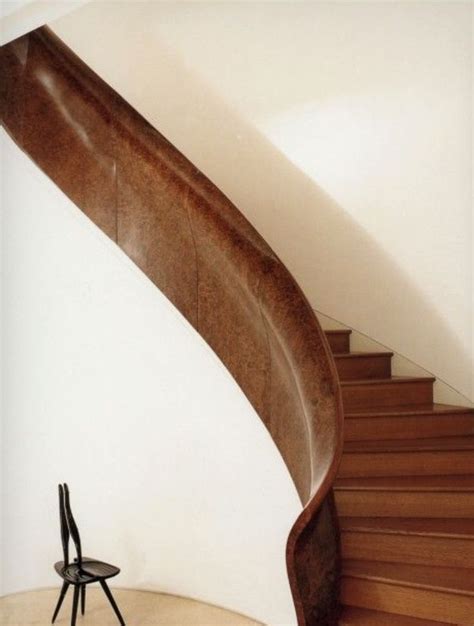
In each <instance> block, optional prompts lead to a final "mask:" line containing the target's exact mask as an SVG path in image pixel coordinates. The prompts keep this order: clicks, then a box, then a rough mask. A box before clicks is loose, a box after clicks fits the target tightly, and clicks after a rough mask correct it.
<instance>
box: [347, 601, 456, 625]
mask: <svg viewBox="0 0 474 626" xmlns="http://www.w3.org/2000/svg"><path fill="white" fill-rule="evenodd" d="M339 626H450V625H449V624H448V623H447V622H433V621H432V620H426V619H420V618H418V617H408V616H407V615H396V614H395V613H382V612H381V611H371V610H370V609H360V608H358V607H355V606H345V607H343V610H342V614H341V617H340V618H339Z"/></svg>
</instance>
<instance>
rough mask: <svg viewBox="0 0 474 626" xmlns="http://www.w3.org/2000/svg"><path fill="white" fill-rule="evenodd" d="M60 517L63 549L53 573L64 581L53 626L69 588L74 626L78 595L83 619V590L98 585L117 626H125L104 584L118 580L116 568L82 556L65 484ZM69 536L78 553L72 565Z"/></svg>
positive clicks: (84, 594) (61, 497)
mask: <svg viewBox="0 0 474 626" xmlns="http://www.w3.org/2000/svg"><path fill="white" fill-rule="evenodd" d="M59 516H60V522H61V541H62V545H63V555H64V560H63V561H58V562H57V563H55V565H54V569H55V570H56V572H57V573H58V574H59V576H61V578H62V579H63V586H62V589H61V592H60V594H59V599H58V603H57V604H56V608H55V609H54V613H53V619H52V623H53V624H54V621H55V619H56V617H57V615H58V613H59V609H60V608H61V605H62V603H63V600H64V598H65V596H66V593H67V590H68V588H69V585H74V597H73V601H72V616H71V626H75V624H76V618H77V609H78V604H79V595H80V596H81V613H82V615H84V612H85V609H86V586H87V585H89V584H90V583H95V582H98V583H100V585H101V587H102V589H103V590H104V593H105V595H106V596H107V598H108V600H109V602H110V604H111V605H112V608H113V610H114V611H115V614H116V616H117V617H118V620H119V622H120V624H121V625H122V626H125V622H124V621H123V617H122V615H121V614H120V611H119V609H118V606H117V605H116V603H115V600H114V598H113V596H112V593H111V592H110V589H109V587H108V585H107V582H106V580H107V579H108V578H112V576H117V574H118V573H119V572H120V569H119V568H118V567H115V565H109V564H108V563H103V562H102V561H98V560H97V559H91V558H88V557H83V556H82V548H81V538H80V536H79V530H78V528H77V526H76V522H75V521H74V517H73V515H72V511H71V505H70V503H69V489H68V486H67V485H66V483H64V486H63V485H59ZM69 536H71V537H72V540H73V542H74V545H75V547H76V553H77V558H75V559H74V562H73V563H70V562H69Z"/></svg>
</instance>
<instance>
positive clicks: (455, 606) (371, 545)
mask: <svg viewBox="0 0 474 626" xmlns="http://www.w3.org/2000/svg"><path fill="white" fill-rule="evenodd" d="M326 336H327V337H328V340H329V343H330V345H331V348H332V350H333V353H334V358H335V362H336V365H337V368H338V372H339V377H340V380H341V387H342V393H343V402H344V409H345V411H344V412H345V445H344V453H343V457H342V462H341V465H340V468H339V475H338V479H337V481H336V484H335V494H336V505H337V509H338V513H339V516H340V518H339V520H340V529H341V548H342V559H343V561H342V590H341V600H342V603H343V605H344V608H343V613H342V617H341V620H340V625H341V626H349V625H351V626H356V625H357V626H359V625H360V626H372V625H377V626H392V625H393V626H434V625H438V626H439V625H440V624H473V623H474V475H473V474H474V463H473V461H474V453H473V450H474V410H472V409H469V408H466V407H459V406H449V405H443V404H434V403H433V383H434V379H433V378H414V377H407V378H396V377H392V376H391V368H390V360H391V357H392V354H391V353H387V352H375V353H353V352H350V331H346V330H343V331H326Z"/></svg>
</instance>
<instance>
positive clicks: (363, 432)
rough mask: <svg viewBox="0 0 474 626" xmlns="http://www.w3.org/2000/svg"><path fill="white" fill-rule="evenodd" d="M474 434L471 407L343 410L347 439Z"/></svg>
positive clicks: (407, 406)
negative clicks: (345, 411) (347, 411)
mask: <svg viewBox="0 0 474 626" xmlns="http://www.w3.org/2000/svg"><path fill="white" fill-rule="evenodd" d="M471 434H474V409H471V408H468V407H461V406H451V405H448V404H428V405H416V404H414V405H405V406H397V407H371V408H369V409H367V410H365V411H362V410H360V409H359V410H356V411H352V412H349V413H346V414H345V422H344V436H345V439H346V441H369V440H372V439H390V440H393V439H423V438H431V437H453V436H456V435H471Z"/></svg>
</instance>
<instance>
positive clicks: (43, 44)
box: [0, 28, 348, 626]
mask: <svg viewBox="0 0 474 626" xmlns="http://www.w3.org/2000/svg"><path fill="white" fill-rule="evenodd" d="M0 63H1V73H2V78H3V79H4V81H5V82H4V83H3V85H4V87H3V89H2V92H1V97H2V103H1V110H2V117H3V124H4V125H5V127H6V129H7V130H8V132H9V133H10V134H11V135H12V137H13V139H14V140H16V141H17V143H18V145H19V146H20V147H22V148H23V149H24V150H25V151H26V152H27V153H28V154H29V155H30V157H31V158H32V160H33V161H35V162H36V163H37V164H38V165H39V167H40V168H42V169H43V170H44V171H45V172H46V174H48V176H50V178H51V179H52V180H53V181H54V182H55V183H56V184H57V185H58V186H59V187H61V189H62V190H63V191H64V192H65V193H66V194H67V195H68V196H69V197H70V198H71V199H72V200H73V201H74V202H75V203H76V205H77V206H78V207H79V208H81V209H82V210H83V211H84V212H85V213H86V214H87V215H88V216H89V217H90V219H92V220H93V221H94V222H95V223H96V224H97V225H98V226H99V227H100V228H101V229H102V230H103V231H104V232H105V233H106V234H107V235H108V236H109V237H110V238H111V239H113V240H114V241H116V242H117V243H118V245H120V246H121V247H122V248H123V250H124V251H125V252H126V253H127V254H128V255H129V256H130V257H131V258H132V259H133V260H134V261H135V262H136V264H137V265H138V266H139V267H140V268H141V269H142V270H143V271H144V272H145V273H146V274H147V275H148V276H149V277H150V279H151V280H152V281H153V282H154V283H155V284H156V285H157V286H158V287H159V288H160V289H161V290H162V291H163V293H165V295H167V296H168V297H169V299H170V300H171V301H172V302H173V303H174V304H175V305H176V307H177V308H178V309H179V310H180V311H181V312H182V313H183V314H184V315H185V316H186V318H187V319H188V320H189V321H190V322H191V323H192V324H193V325H194V327H195V328H196V329H197V330H198V331H199V332H200V333H201V335H202V336H203V337H204V338H205V339H206V341H207V342H208V343H209V344H210V345H211V346H212V347H213V349H214V350H215V351H216V353H217V354H218V355H219V357H220V358H221V359H222V361H223V362H224V363H225V365H226V366H227V368H228V369H229V371H230V372H231V374H232V375H233V376H234V378H235V379H236V380H237V382H238V383H239V385H240V386H241V388H242V390H243V391H244V393H245V394H246V395H247V397H248V398H249V400H250V402H251V403H252V404H253V406H254V407H255V409H256V410H257V412H258V413H259V415H260V417H261V418H262V420H263V422H264V423H265V425H266V426H267V428H268V430H269V432H270V434H271V436H272V437H273V439H274V440H275V442H276V444H277V446H278V447H279V449H280V452H281V454H282V456H283V458H284V460H285V462H286V464H287V467H288V470H289V472H290V474H291V476H292V478H293V480H294V482H295V485H296V488H297V490H298V493H299V495H300V498H301V502H302V504H303V507H304V508H303V511H302V513H301V515H300V516H299V517H298V519H297V520H296V521H295V524H294V526H293V528H292V530H291V532H290V536H289V538H288V545H287V554H286V557H287V566H288V574H289V580H290V585H291V589H292V593H293V597H294V601H295V607H296V612H297V617H298V623H299V625H300V626H303V625H304V626H317V625H319V624H320V625H322V626H323V625H326V626H330V625H331V624H336V622H337V606H338V593H339V591H338V589H339V539H338V530H337V520H336V513H335V509H334V506H333V502H332V496H331V486H332V483H333V482H334V479H335V476H336V471H337V467H338V463H339V460H340V456H341V451H342V421H343V413H342V398H341V393H340V388H339V383H338V376H337V371H336V367H335V364H334V361H333V359H332V356H331V349H330V347H329V345H328V342H327V340H326V337H325V334H324V333H323V331H322V330H321V328H320V326H319V324H318V322H317V319H316V317H315V315H314V312H313V311H312V310H311V308H310V306H309V304H308V302H307V301H306V298H305V297H304V296H303V294H302V292H301V290H300V289H299V288H298V286H297V285H296V283H295V281H294V280H293V278H292V277H291V275H290V274H289V272H288V271H287V270H286V268H285V267H284V266H283V265H282V263H281V262H280V261H279V260H278V258H277V257H276V255H275V254H274V253H273V252H272V250H271V249H270V248H269V246H268V245H267V244H266V243H265V241H264V240H263V239H262V237H260V235H259V234H258V233H257V232H256V231H255V229H254V228H253V227H252V226H251V224H250V223H249V222H248V221H247V220H246V219H245V218H244V216H243V215H242V214H241V213H240V212H239V211H238V210H237V209H236V208H235V207H234V206H233V205H232V204H231V202H229V200H228V199H227V198H226V197H225V196H224V195H223V194H222V193H221V192H220V191H219V190H218V189H217V188H216V187H215V186H214V185H213V184H212V183H211V182H210V181H209V180H208V179H207V178H206V177H205V176H204V175H203V174H202V173H201V172H199V171H198V170H197V169H196V168H195V167H194V166H193V165H192V164H191V163H190V162H189V161H188V160H187V159H186V158H185V157H184V156H183V155H182V154H180V153H179V151H178V150H176V149H175V148H174V147H173V146H172V145H171V144H170V143H169V142H168V141H167V140H166V139H165V138H164V137H163V136H162V135H160V133H159V132H158V131H157V130H155V129H154V128H152V127H151V126H150V125H149V124H148V123H147V122H146V121H145V120H143V118H141V116H140V115H139V114H138V113H137V112H136V111H134V110H133V109H132V108H131V107H130V106H129V105H128V104H127V103H126V102H125V101H124V100H123V99H122V98H120V96H118V94H116V93H115V92H114V91H113V90H112V89H110V88H109V87H108V86H107V85H106V84H105V83H104V82H103V81H102V80H101V79H100V78H99V77H98V76H97V75H95V74H94V73H93V72H92V71H91V70H90V69H89V68H88V67H87V66H86V65H85V64H84V63H82V62H81V61H80V59H78V58H77V57H76V56H75V55H74V54H73V53H72V52H71V51H70V50H69V49H68V48H67V47H66V46H65V45H64V44H63V43H62V42H61V41H60V40H59V39H58V38H57V37H55V36H54V35H53V34H52V33H51V32H50V31H49V30H48V29H47V28H41V29H38V30H36V31H33V32H32V33H30V34H29V35H26V36H25V37H23V38H22V39H21V40H18V41H16V42H12V43H11V44H8V45H7V46H5V47H4V48H3V49H2V52H1V58H0ZM341 337H342V344H338V346H340V347H344V346H346V345H347V348H348V334H347V333H342V334H341ZM264 575H265V573H264V572H262V576H264Z"/></svg>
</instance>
